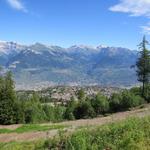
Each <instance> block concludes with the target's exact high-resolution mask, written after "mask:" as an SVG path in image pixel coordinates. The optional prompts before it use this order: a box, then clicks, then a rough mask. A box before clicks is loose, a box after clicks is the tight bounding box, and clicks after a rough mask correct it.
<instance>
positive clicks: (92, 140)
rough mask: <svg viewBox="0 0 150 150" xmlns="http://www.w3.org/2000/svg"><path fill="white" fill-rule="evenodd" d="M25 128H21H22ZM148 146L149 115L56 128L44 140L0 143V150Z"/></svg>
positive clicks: (95, 149) (145, 148) (132, 148)
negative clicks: (66, 130) (57, 130)
mask: <svg viewBox="0 0 150 150" xmlns="http://www.w3.org/2000/svg"><path fill="white" fill-rule="evenodd" d="M24 131H25V130H24ZM48 149H51V150H58V149H59V150H106V149H108V150H149V149H150V117H145V118H129V119H127V120H125V121H120V122H117V123H111V124H107V125H103V126H98V127H94V126H93V127H85V128H79V129H78V130H77V131H75V132H74V133H73V134H71V135H68V134H65V133H64V132H60V134H59V136H58V137H55V138H53V139H47V140H46V141H34V142H10V143H0V150H48Z"/></svg>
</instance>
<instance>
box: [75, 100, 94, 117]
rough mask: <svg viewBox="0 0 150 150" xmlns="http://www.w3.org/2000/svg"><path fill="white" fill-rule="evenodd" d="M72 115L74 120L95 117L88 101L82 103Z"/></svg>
mask: <svg viewBox="0 0 150 150" xmlns="http://www.w3.org/2000/svg"><path fill="white" fill-rule="evenodd" d="M74 115H75V118H76V119H81V118H90V117H94V116H95V112H94V109H93V107H92V105H91V103H90V102H89V101H82V102H81V103H78V105H77V107H76V108H75V110H74Z"/></svg>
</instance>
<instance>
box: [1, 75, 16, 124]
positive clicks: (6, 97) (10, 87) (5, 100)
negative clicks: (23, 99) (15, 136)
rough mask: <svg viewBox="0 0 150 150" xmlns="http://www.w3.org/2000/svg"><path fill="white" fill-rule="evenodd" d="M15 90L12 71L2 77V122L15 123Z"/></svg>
mask: <svg viewBox="0 0 150 150" xmlns="http://www.w3.org/2000/svg"><path fill="white" fill-rule="evenodd" d="M15 99H16V95H15V91H14V82H13V80H12V75H11V73H10V72H8V73H7V74H6V76H4V77H1V83H0V124H13V123H15V122H14V121H15V112H14V105H15Z"/></svg>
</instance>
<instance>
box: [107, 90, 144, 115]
mask: <svg viewBox="0 0 150 150" xmlns="http://www.w3.org/2000/svg"><path fill="white" fill-rule="evenodd" d="M144 102H145V101H144V99H143V98H142V97H141V96H139V95H135V94H134V92H131V91H128V90H125V91H123V92H121V93H119V94H113V95H112V96H111V98H110V108H111V110H112V111H113V112H117V111H122V110H127V109H129V108H132V107H136V106H139V105H141V104H143V103H144Z"/></svg>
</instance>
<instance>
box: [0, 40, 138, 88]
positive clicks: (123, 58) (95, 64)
mask: <svg viewBox="0 0 150 150" xmlns="http://www.w3.org/2000/svg"><path fill="white" fill-rule="evenodd" d="M137 57H138V52H137V51H132V50H130V49H127V48H122V47H109V46H97V47H91V46H86V45H73V46H71V47H69V48H62V47H60V46H47V45H44V44H42V43H35V44H33V45H21V44H17V43H16V42H0V65H1V66H3V68H4V69H5V70H11V71H12V72H13V74H14V79H15V82H16V86H17V87H21V85H23V86H22V87H21V88H26V87H25V85H28V86H29V87H31V89H32V88H33V87H34V85H35V86H36V87H37V83H39V86H42V85H44V84H47V86H51V85H101V86H105V85H110V86H131V85H133V84H137V80H136V77H135V70H133V69H131V68H130V66H132V65H134V64H135V62H136V60H137ZM40 84H42V85H40Z"/></svg>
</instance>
